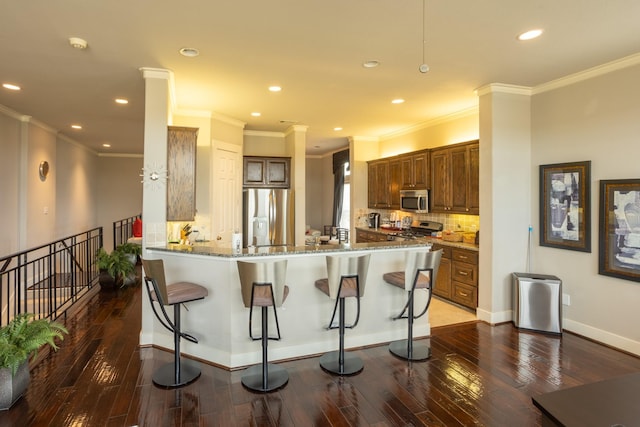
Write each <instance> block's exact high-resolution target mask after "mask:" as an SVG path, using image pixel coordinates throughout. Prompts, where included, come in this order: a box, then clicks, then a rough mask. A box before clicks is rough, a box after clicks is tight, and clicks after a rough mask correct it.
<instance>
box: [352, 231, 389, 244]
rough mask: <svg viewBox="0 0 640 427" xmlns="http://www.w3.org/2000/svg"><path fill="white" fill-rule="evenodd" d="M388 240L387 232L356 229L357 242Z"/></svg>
mask: <svg viewBox="0 0 640 427" xmlns="http://www.w3.org/2000/svg"><path fill="white" fill-rule="evenodd" d="M387 240H388V238H387V235H386V234H385V233H378V232H375V231H368V230H361V229H359V228H357V229H356V243H371V242H386V241H387Z"/></svg>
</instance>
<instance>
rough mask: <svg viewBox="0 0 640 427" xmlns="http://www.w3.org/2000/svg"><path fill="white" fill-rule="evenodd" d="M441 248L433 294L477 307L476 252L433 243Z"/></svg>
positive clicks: (434, 246) (435, 246)
mask: <svg viewBox="0 0 640 427" xmlns="http://www.w3.org/2000/svg"><path fill="white" fill-rule="evenodd" d="M440 248H442V249H443V252H442V259H441V261H440V268H439V269H438V277H437V278H436V284H435V286H434V289H433V293H434V295H438V296H439V297H442V298H446V299H448V300H450V301H453V302H455V303H457V304H460V305H463V306H465V307H469V308H472V309H474V310H475V309H476V307H478V252H476V251H470V250H467V249H460V248H451V247H446V246H440V245H433V249H434V250H437V249H440Z"/></svg>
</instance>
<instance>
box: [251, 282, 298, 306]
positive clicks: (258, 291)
mask: <svg viewBox="0 0 640 427" xmlns="http://www.w3.org/2000/svg"><path fill="white" fill-rule="evenodd" d="M287 295H289V287H288V286H287V285H284V289H283V290H282V302H283V303H284V302H285V300H286V299H287ZM253 305H254V306H255V307H269V306H272V305H273V298H272V296H271V286H254V287H253Z"/></svg>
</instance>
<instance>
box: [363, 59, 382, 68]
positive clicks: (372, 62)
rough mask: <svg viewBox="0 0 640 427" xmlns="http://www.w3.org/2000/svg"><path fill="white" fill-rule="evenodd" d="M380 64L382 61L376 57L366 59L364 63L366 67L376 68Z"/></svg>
mask: <svg viewBox="0 0 640 427" xmlns="http://www.w3.org/2000/svg"><path fill="white" fill-rule="evenodd" d="M378 65H380V63H379V62H378V61H376V60H375V59H372V60H370V61H365V62H363V63H362V66H363V67H364V68H376V67H377V66H378Z"/></svg>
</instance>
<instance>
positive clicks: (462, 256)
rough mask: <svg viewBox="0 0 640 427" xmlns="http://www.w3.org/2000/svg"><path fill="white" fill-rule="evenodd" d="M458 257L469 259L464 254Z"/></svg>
mask: <svg viewBox="0 0 640 427" xmlns="http://www.w3.org/2000/svg"><path fill="white" fill-rule="evenodd" d="M458 258H460V259H467V257H466V256H464V255H458Z"/></svg>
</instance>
